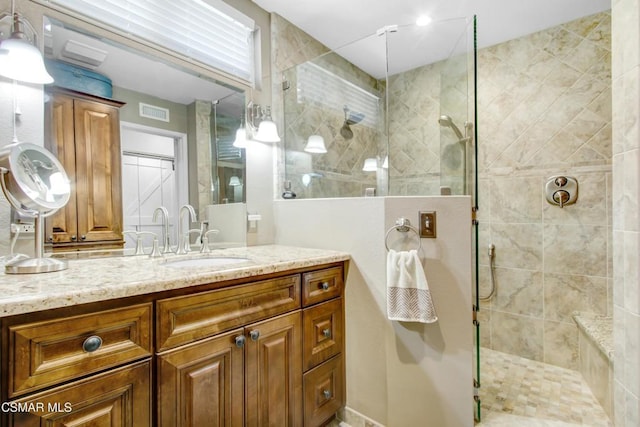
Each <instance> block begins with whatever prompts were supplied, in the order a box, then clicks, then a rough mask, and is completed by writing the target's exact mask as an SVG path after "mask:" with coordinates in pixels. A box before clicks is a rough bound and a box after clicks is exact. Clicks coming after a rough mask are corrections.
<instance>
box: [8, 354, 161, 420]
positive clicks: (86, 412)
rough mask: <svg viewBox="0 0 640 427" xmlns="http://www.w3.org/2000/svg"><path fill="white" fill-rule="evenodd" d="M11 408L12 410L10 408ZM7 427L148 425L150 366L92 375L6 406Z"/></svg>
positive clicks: (149, 414) (139, 365)
mask: <svg viewBox="0 0 640 427" xmlns="http://www.w3.org/2000/svg"><path fill="white" fill-rule="evenodd" d="M11 405H14V406H11ZM5 406H7V407H9V408H14V409H15V411H14V410H13V409H12V410H11V411H10V412H11V413H10V414H9V425H10V426H11V427H42V426H51V427H62V426H74V427H121V426H122V427H137V426H150V425H152V424H151V362H150V361H148V360H147V361H144V362H140V363H137V364H135V365H132V366H127V367H125V368H120V369H117V370H114V371H108V372H107V373H104V374H100V375H95V376H92V377H89V378H87V379H84V380H80V381H77V382H75V383H71V384H67V385H64V386H61V387H58V388H56V389H53V390H51V391H47V392H44V393H40V394H37V395H34V396H30V397H28V398H24V399H20V400H17V401H13V402H7V403H6V405H5Z"/></svg>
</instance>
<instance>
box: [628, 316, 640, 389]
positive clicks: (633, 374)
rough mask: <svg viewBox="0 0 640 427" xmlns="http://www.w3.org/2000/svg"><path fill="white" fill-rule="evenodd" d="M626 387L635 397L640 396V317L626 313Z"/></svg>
mask: <svg viewBox="0 0 640 427" xmlns="http://www.w3.org/2000/svg"><path fill="white" fill-rule="evenodd" d="M624 327H625V329H624V330H625V335H626V337H625V342H624V352H625V354H624V385H625V388H626V389H627V391H629V392H630V393H632V394H633V395H635V396H639V395H640V316H638V315H637V314H633V313H629V312H627V313H625V325H624Z"/></svg>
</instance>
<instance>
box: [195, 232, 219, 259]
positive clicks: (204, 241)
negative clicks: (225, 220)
mask: <svg viewBox="0 0 640 427" xmlns="http://www.w3.org/2000/svg"><path fill="white" fill-rule="evenodd" d="M219 232H220V230H216V229H211V230H208V231H207V232H206V233H204V236H202V247H201V248H200V253H203V254H208V253H209V252H211V248H209V234H218V233H219Z"/></svg>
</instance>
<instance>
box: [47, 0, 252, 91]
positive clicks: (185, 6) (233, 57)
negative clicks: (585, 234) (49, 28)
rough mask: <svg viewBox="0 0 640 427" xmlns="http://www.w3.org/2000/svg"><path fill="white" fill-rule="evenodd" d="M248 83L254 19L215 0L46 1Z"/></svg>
mask: <svg viewBox="0 0 640 427" xmlns="http://www.w3.org/2000/svg"><path fill="white" fill-rule="evenodd" d="M51 2H52V3H54V4H58V5H60V6H63V7H65V8H68V9H70V10H73V11H75V12H78V13H80V14H82V15H85V16H87V17H89V18H92V19H94V20H96V21H100V22H103V23H105V24H107V25H109V26H112V27H114V28H116V29H119V30H121V31H124V32H126V33H128V34H131V35H133V36H135V37H139V38H141V39H144V40H146V41H149V42H152V43H154V44H157V45H159V46H162V47H164V48H166V49H170V50H172V51H174V52H177V53H179V54H181V55H184V56H186V57H188V58H191V59H194V60H196V61H199V62H201V63H203V64H205V65H209V66H211V67H213V68H217V69H218V70H221V71H223V72H226V73H228V74H231V75H233V76H236V77H238V78H240V79H242V80H245V81H247V82H250V83H252V84H253V83H254V81H255V72H254V70H255V64H254V57H255V55H254V37H253V32H254V29H255V23H254V21H253V20H252V19H251V18H249V17H247V16H245V15H243V14H241V13H240V12H239V11H237V10H235V9H233V8H232V7H231V6H229V5H227V4H226V3H224V2H222V1H221V0H100V1H94V0H51Z"/></svg>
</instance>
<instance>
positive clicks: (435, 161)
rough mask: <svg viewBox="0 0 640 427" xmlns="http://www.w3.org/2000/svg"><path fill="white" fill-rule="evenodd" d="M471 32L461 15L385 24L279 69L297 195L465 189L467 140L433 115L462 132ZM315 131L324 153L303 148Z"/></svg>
mask: <svg viewBox="0 0 640 427" xmlns="http://www.w3.org/2000/svg"><path fill="white" fill-rule="evenodd" d="M471 29H472V28H471V26H470V21H469V20H467V19H465V18H459V19H449V20H444V21H439V22H432V23H431V24H430V25H428V26H426V27H424V26H419V25H415V24H410V25H402V26H391V27H384V28H382V29H380V30H379V31H378V32H376V34H373V35H371V36H368V37H364V38H362V39H360V40H357V41H355V42H353V43H350V44H348V45H346V46H343V47H341V48H340V49H338V50H336V51H333V52H330V53H327V54H324V55H322V56H320V57H318V58H316V59H313V60H311V61H307V62H305V63H303V64H300V65H297V66H295V67H293V68H291V69H288V70H286V72H285V77H286V80H287V83H288V86H289V87H290V89H289V90H287V91H285V94H284V103H285V131H286V132H287V133H286V146H285V161H286V176H285V178H284V179H285V181H290V182H291V187H292V188H291V189H292V191H293V192H294V193H296V195H297V197H303V198H318V197H354V196H370V195H377V196H381V195H382V196H384V195H387V194H389V195H394V196H419V195H420V196H421V195H436V194H440V192H441V190H442V187H446V188H448V189H449V191H450V192H451V193H452V194H465V193H466V192H467V191H468V189H467V188H466V185H465V183H466V182H467V180H466V175H467V174H469V173H470V172H471V168H470V167H467V161H468V159H469V158H471V156H472V153H473V151H472V150H473V147H472V144H471V141H470V140H467V141H466V143H467V144H468V145H469V147H468V149H466V148H467V147H466V146H465V145H463V144H462V142H461V141H459V139H460V138H456V134H455V133H454V132H452V131H451V128H443V127H441V126H440V125H439V121H438V119H439V117H440V116H441V115H448V116H450V117H452V118H453V121H454V122H455V123H458V124H459V126H460V128H461V129H463V133H465V132H464V131H467V127H466V126H465V123H466V122H467V121H471V119H470V118H469V117H471V116H472V108H470V105H472V101H473V99H472V97H473V95H472V93H471V91H470V88H471V85H470V84H469V80H470V78H471V76H472V75H473V71H472V70H471V69H470V67H469V63H471V61H469V59H470V57H469V55H470V54H471V53H472V43H470V41H471V35H472V31H471ZM349 88H353V89H355V90H351V91H350V90H348V89H349ZM363 95H364V96H363ZM366 99H375V100H377V101H376V102H377V106H378V109H377V110H373V111H375V114H374V113H373V112H372V110H369V111H364V107H363V102H362V101H364V100H366ZM356 102H359V104H358V105H357V106H355V105H356ZM376 102H369V103H370V104H372V105H375V103H376ZM364 104H367V103H366V102H365V103H364ZM374 117H375V120H374V121H373V122H372V118H374ZM468 131H470V128H469V130H468ZM316 134H317V135H319V136H321V137H322V138H323V140H324V143H325V147H326V152H322V151H319V152H315V153H309V150H305V149H304V147H305V145H304V144H305V143H307V142H308V141H309V136H310V135H316ZM465 149H466V150H465ZM465 151H466V152H465ZM465 158H466V160H464V159H465ZM467 194H468V193H467Z"/></svg>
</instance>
